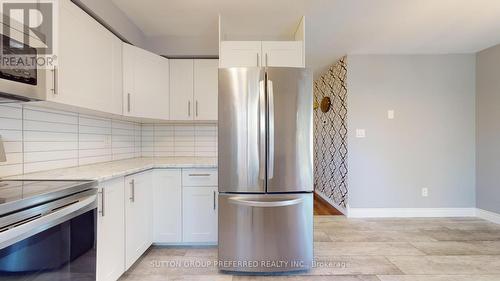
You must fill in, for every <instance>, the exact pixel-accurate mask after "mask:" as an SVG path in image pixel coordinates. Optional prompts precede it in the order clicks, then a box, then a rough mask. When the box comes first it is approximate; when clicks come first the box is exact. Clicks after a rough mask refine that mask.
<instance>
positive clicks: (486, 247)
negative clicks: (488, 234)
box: [411, 241, 500, 256]
mask: <svg viewBox="0 0 500 281" xmlns="http://www.w3.org/2000/svg"><path fill="white" fill-rule="evenodd" d="M411 244H412V245H413V246H415V248H417V249H419V250H420V251H422V252H424V253H425V254H427V255H434V256H450V255H500V241H465V242H458V241H439V242H412V243H411Z"/></svg>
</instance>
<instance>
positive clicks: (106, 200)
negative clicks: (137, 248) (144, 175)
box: [97, 177, 125, 281]
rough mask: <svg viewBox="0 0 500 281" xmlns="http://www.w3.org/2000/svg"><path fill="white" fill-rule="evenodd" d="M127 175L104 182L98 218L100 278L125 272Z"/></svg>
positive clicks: (110, 278)
mask: <svg viewBox="0 0 500 281" xmlns="http://www.w3.org/2000/svg"><path fill="white" fill-rule="evenodd" d="M124 197H125V190H124V189H123V177H120V178H118V179H113V180H110V181H107V182H104V183H103V184H102V186H101V188H100V190H99V206H98V210H99V212H98V218H97V280H98V281H115V280H118V278H119V277H120V276H121V275H122V274H123V272H125V232H124V230H125V201H124Z"/></svg>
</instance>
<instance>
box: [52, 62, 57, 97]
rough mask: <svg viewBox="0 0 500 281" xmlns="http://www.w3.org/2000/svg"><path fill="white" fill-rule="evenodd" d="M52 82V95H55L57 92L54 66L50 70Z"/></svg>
mask: <svg viewBox="0 0 500 281" xmlns="http://www.w3.org/2000/svg"><path fill="white" fill-rule="evenodd" d="M52 82H53V85H52V93H53V94H54V95H57V94H58V93H57V92H58V91H57V66H54V68H53V69H52Z"/></svg>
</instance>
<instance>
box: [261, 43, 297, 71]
mask: <svg viewBox="0 0 500 281" xmlns="http://www.w3.org/2000/svg"><path fill="white" fill-rule="evenodd" d="M302 56H303V52H302V41H262V59H263V62H262V65H263V66H280V67H305V65H304V63H303V61H304V60H303V58H302Z"/></svg>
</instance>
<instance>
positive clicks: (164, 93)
mask: <svg viewBox="0 0 500 281" xmlns="http://www.w3.org/2000/svg"><path fill="white" fill-rule="evenodd" d="M123 49H124V53H123V56H124V70H123V76H124V79H125V80H124V100H125V103H124V113H125V115H128V116H135V117H145V118H156V119H164V120H168V119H169V65H168V64H169V63H168V59H166V58H163V57H161V56H158V55H156V54H153V53H150V52H148V51H146V50H143V49H141V48H137V47H135V46H132V45H128V44H124V48H123Z"/></svg>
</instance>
